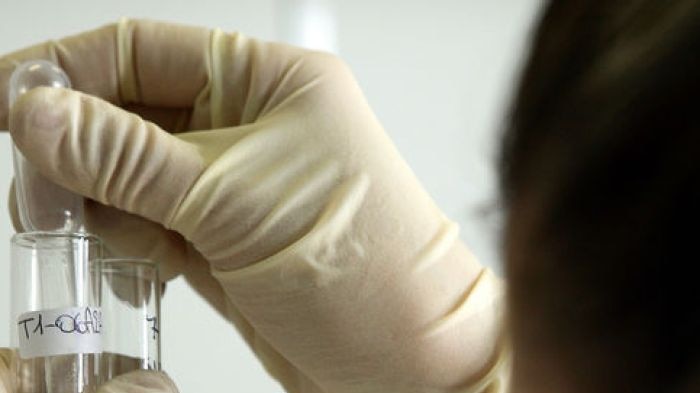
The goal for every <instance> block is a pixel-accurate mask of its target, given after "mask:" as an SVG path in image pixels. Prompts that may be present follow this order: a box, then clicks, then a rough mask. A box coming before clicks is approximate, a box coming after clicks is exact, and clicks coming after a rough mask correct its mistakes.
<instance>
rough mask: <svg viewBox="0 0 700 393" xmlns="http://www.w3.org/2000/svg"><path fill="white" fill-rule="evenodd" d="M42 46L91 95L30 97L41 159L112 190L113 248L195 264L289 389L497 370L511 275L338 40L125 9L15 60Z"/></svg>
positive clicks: (19, 112)
mask: <svg viewBox="0 0 700 393" xmlns="http://www.w3.org/2000/svg"><path fill="white" fill-rule="evenodd" d="M36 57H42V58H50V59H51V58H53V60H55V61H58V63H59V64H61V65H62V66H63V67H64V68H65V70H66V71H67V73H68V74H69V76H70V77H71V79H72V80H73V82H74V86H75V88H76V89H77V90H81V91H83V92H85V93H87V94H83V93H78V92H75V91H67V90H56V89H50V88H39V89H35V90H34V91H32V92H30V93H28V94H26V95H24V96H23V97H21V98H20V99H19V100H18V102H17V103H16V105H15V106H14V108H13V111H12V112H11V113H10V115H9V125H10V129H11V131H12V136H13V138H14V140H15V142H16V143H17V145H18V146H19V148H20V149H21V150H22V152H23V153H24V155H25V156H26V157H27V159H28V160H30V161H31V162H32V163H33V164H34V165H35V166H36V167H37V168H38V169H39V171H40V172H42V173H43V174H44V175H46V176H47V177H48V178H50V179H52V180H54V181H55V182H57V183H59V184H61V185H63V186H65V187H67V188H69V189H71V190H73V191H75V192H78V193H80V194H82V195H85V196H87V197H89V198H91V199H93V200H94V201H97V202H99V203H92V204H90V206H88V223H89V225H90V227H91V230H92V231H94V232H96V233H97V234H98V235H99V236H101V237H103V238H104V239H105V241H106V243H107V246H108V247H110V248H111V249H112V251H113V252H114V253H121V254H130V255H145V256H149V257H151V258H153V259H156V260H159V261H162V262H163V263H164V264H165V266H164V267H165V270H166V275H170V276H172V275H173V274H179V273H182V274H184V275H185V277H186V278H187V279H188V280H189V282H190V283H191V284H192V285H193V286H194V287H195V288H196V289H197V290H198V291H199V292H200V293H202V294H203V295H204V296H205V297H206V298H207V299H208V300H209V301H210V302H211V303H212V304H213V305H214V306H215V307H216V308H217V309H218V310H219V311H220V312H221V313H222V314H223V315H224V316H226V317H227V318H228V319H229V320H231V321H232V322H233V323H234V324H236V326H237V327H238V328H239V330H240V331H241V333H242V334H243V336H244V337H245V339H246V340H247V342H248V343H249V344H250V346H251V347H252V348H253V350H254V351H255V352H256V354H257V355H258V357H260V359H261V360H262V361H263V363H264V364H265V366H266V367H267V369H268V371H269V372H270V373H271V374H273V375H274V376H275V377H276V378H277V379H278V380H279V381H280V382H281V383H282V384H283V385H284V386H285V388H286V389H287V390H288V391H290V392H334V393H345V392H426V391H430V392H443V391H445V392H447V391H456V390H460V389H461V390H464V391H472V390H470V389H473V391H481V390H482V389H486V387H487V386H491V388H493V389H498V387H497V386H499V383H501V382H499V378H500V375H501V373H502V371H503V370H502V369H501V366H502V364H501V361H502V357H501V355H500V351H501V348H500V343H499V337H500V335H501V330H500V314H499V313H500V310H499V307H498V304H499V300H500V297H499V295H500V293H499V288H498V285H497V282H496V280H495V279H494V278H493V277H492V276H491V274H490V273H489V272H487V271H485V270H483V269H482V268H481V266H480V265H479V264H478V263H477V262H476V261H475V260H474V258H473V257H472V256H471V255H470V254H469V252H468V250H467V249H466V248H465V246H464V245H463V244H462V243H461V242H460V241H459V239H458V236H457V228H456V226H455V224H454V223H452V222H451V221H449V220H448V219H447V218H446V217H444V215H443V214H442V213H441V212H440V210H439V209H438V208H437V207H436V206H435V204H434V203H433V201H432V200H431V199H430V198H429V196H428V195H427V194H426V192H425V191H424V190H423V189H422V187H421V186H420V184H419V183H418V182H417V181H416V179H415V177H414V175H413V174H412V172H411V171H410V170H409V168H408V167H407V165H406V164H405V162H404V161H403V160H402V159H401V157H400V156H399V154H398V153H397V151H396V150H395V148H394V146H393V144H392V143H391V142H390V140H389V139H388V138H387V136H386V134H385V133H384V131H383V129H382V127H381V125H380V124H379V122H378V121H377V119H376V118H375V116H374V115H373V113H372V111H371V110H370V108H369V107H368V105H367V103H366V101H365V99H364V97H363V95H362V93H361V91H360V89H359V88H358V86H357V84H356V82H355V80H354V78H353V77H352V75H351V73H350V71H349V70H348V69H347V67H346V66H345V65H344V64H343V63H341V62H340V61H339V60H338V59H337V58H335V57H332V56H330V55H327V54H321V53H316V52H309V51H304V50H301V49H297V48H292V47H288V46H284V45H279V44H271V43H263V42H260V41H257V40H253V39H249V38H246V37H243V36H241V35H239V34H224V33H222V32H220V31H209V30H205V29H198V28H190V27H182V26H174V25H166V24H159V23H153V22H130V21H122V22H121V23H120V24H118V25H114V26H108V27H106V28H103V29H100V30H97V31H95V32H91V33H86V34H83V35H80V36H76V37H71V38H68V39H65V40H62V41H59V42H57V43H49V44H46V45H41V46H38V47H34V48H30V49H28V50H25V51H22V52H18V53H16V54H13V55H10V56H8V57H6V58H3V59H2V60H0V75H2V76H3V78H4V77H5V75H6V74H8V75H9V71H10V70H11V66H13V64H15V63H16V62H17V61H19V60H22V59H27V58H36ZM5 79H6V78H5ZM3 83H6V81H5V80H4V79H0V89H1V88H2V87H3V85H2V84H3ZM0 107H2V106H1V105H0ZM144 119H150V120H151V121H146V120H144ZM2 121H3V115H2V114H1V113H0V127H2ZM166 130H167V131H166Z"/></svg>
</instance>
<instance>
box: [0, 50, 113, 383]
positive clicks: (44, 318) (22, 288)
mask: <svg viewBox="0 0 700 393" xmlns="http://www.w3.org/2000/svg"><path fill="white" fill-rule="evenodd" d="M40 86H46V87H54V88H70V87H71V83H70V80H69V78H68V76H67V75H66V74H65V73H64V72H63V71H62V70H61V69H60V68H59V67H57V66H56V65H54V64H53V63H51V62H48V61H45V60H35V61H29V62H26V63H22V64H20V65H19V66H18V67H17V68H16V69H15V71H14V72H13V74H12V75H11V77H10V81H9V91H8V92H7V93H8V99H9V100H8V102H9V104H10V106H12V105H13V104H14V102H15V101H16V100H17V99H19V98H20V97H21V96H22V95H23V94H25V93H27V92H28V91H30V90H32V89H33V88H36V87H40ZM13 162H14V169H15V190H16V196H17V208H18V213H19V217H20V222H21V224H22V226H23V228H24V230H25V231H27V232H25V233H20V234H18V235H16V236H15V237H14V238H13V239H12V255H11V272H12V273H11V274H12V295H11V297H12V300H11V304H12V307H11V310H12V311H11V312H12V315H11V318H10V321H11V322H10V325H11V330H12V339H13V344H14V346H15V347H16V348H17V349H18V354H17V355H18V356H17V357H16V362H15V365H14V368H15V371H16V373H17V377H18V385H19V386H18V390H17V392H18V393H24V392H48V393H64V392H66V393H68V392H69V393H88V392H92V391H95V390H96V389H97V385H98V384H99V378H98V376H99V375H98V371H99V370H98V364H97V361H98V359H99V353H100V352H101V350H102V348H101V345H102V341H101V328H102V327H101V311H100V309H99V296H100V291H99V287H100V276H99V264H97V263H96V261H97V260H99V259H101V249H102V248H101V245H100V242H99V241H98V240H97V239H96V238H94V237H92V236H89V235H87V234H85V233H83V225H82V223H83V198H82V197H81V196H79V195H76V194H74V193H71V192H70V191H68V190H66V189H64V188H62V187H60V186H59V185H56V184H54V183H53V182H51V181H50V180H48V179H47V178H45V177H44V176H43V175H42V174H41V173H39V171H37V170H36V169H35V168H34V167H33V166H32V165H31V163H30V162H29V161H28V160H27V159H26V158H25V157H24V156H23V154H22V153H21V152H20V150H19V149H18V148H17V147H15V148H14V149H13Z"/></svg>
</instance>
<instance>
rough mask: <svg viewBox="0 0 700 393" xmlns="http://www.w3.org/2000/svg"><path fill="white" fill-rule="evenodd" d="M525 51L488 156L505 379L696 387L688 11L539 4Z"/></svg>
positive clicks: (696, 108)
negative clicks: (542, 375)
mask: <svg viewBox="0 0 700 393" xmlns="http://www.w3.org/2000/svg"><path fill="white" fill-rule="evenodd" d="M531 49H532V50H531V53H530V57H529V59H528V61H527V63H526V65H525V68H524V70H523V74H522V80H521V84H520V87H519V90H518V92H517V94H516V96H515V100H514V104H513V108H512V112H511V117H510V118H509V122H508V127H507V130H506V133H505V136H504V142H503V151H502V158H501V187H502V194H503V200H504V202H505V205H506V208H507V220H506V231H505V238H504V243H505V244H504V246H505V250H506V251H505V259H506V275H507V276H508V280H509V295H508V299H509V302H510V307H511V320H510V323H511V327H512V332H513V340H514V344H515V351H516V352H515V353H516V356H515V384H517V383H518V373H519V372H521V371H523V372H524V370H526V369H527V370H528V371H527V372H542V371H544V372H547V371H548V370H547V369H546V368H547V367H552V370H550V371H554V368H556V369H557V370H556V372H559V373H562V375H561V376H560V379H562V380H564V381H566V382H565V383H564V385H562V386H567V385H568V386H570V387H576V388H577V389H580V391H590V392H660V391H664V392H687V391H691V390H692V391H700V384H698V382H700V375H699V374H698V373H699V372H700V307H699V306H698V300H700V279H699V278H698V277H699V276H698V275H696V274H695V273H694V272H695V271H696V266H695V265H696V263H697V262H698V260H700V241H699V240H698V239H697V237H698V233H699V231H698V229H697V227H698V225H700V99H698V97H699V96H700V1H697V0H692V1H691V0H675V1H659V0H629V1H609V0H599V1H568V2H566V1H552V2H550V4H548V6H547V7H546V9H545V11H544V13H543V14H542V17H541V21H540V24H539V26H538V28H537V30H536V32H535V36H534V40H533V42H532V48H531ZM543 359H549V360H547V361H543ZM552 359H556V361H555V362H552ZM693 384H694V385H693ZM570 391H573V390H570ZM577 391H578V390H577Z"/></svg>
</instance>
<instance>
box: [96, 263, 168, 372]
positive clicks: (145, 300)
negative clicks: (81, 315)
mask: <svg viewBox="0 0 700 393" xmlns="http://www.w3.org/2000/svg"><path fill="white" fill-rule="evenodd" d="M101 265H102V269H101V274H102V316H103V320H104V326H105V328H104V330H103V345H104V353H103V354H102V364H101V375H102V376H103V378H104V379H105V380H108V379H112V378H114V377H116V376H118V375H120V374H123V373H125V372H129V371H134V370H139V369H142V370H160V296H161V283H160V278H159V275H158V265H157V264H156V263H154V262H151V261H149V260H146V259H105V260H103V261H102V263H101Z"/></svg>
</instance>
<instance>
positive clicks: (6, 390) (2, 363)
mask: <svg viewBox="0 0 700 393" xmlns="http://www.w3.org/2000/svg"><path fill="white" fill-rule="evenodd" d="M13 356H14V353H13V351H12V350H11V349H9V348H0V393H12V392H13V391H14V376H13V373H12V368H11V367H12V357H13Z"/></svg>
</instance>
